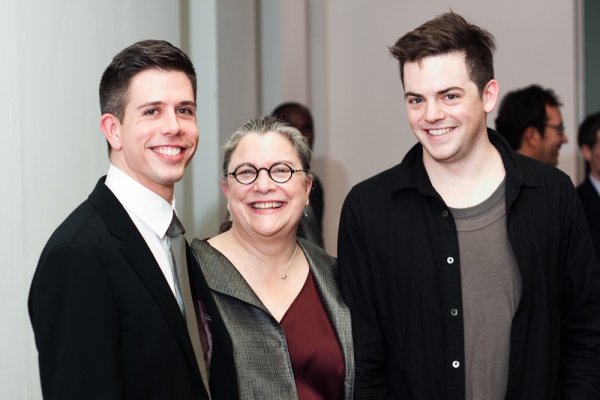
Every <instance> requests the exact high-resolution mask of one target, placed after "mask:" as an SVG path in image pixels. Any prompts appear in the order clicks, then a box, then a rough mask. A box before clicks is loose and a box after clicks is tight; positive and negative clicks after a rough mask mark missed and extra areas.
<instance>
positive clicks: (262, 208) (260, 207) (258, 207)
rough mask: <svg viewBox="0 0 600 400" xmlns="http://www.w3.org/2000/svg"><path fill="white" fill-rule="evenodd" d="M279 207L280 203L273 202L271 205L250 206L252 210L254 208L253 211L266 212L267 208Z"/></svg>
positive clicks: (258, 204) (255, 204) (257, 204)
mask: <svg viewBox="0 0 600 400" xmlns="http://www.w3.org/2000/svg"><path fill="white" fill-rule="evenodd" d="M279 207H281V203H280V202H273V203H254V204H252V208H254V209H255V210H266V209H269V208H279Z"/></svg>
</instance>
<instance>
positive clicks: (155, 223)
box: [105, 163, 175, 238]
mask: <svg viewBox="0 0 600 400" xmlns="http://www.w3.org/2000/svg"><path fill="white" fill-rule="evenodd" d="M105 184H106V186H107V187H108V188H109V189H110V190H111V191H112V192H113V193H114V195H115V197H116V198H117V199H118V200H119V202H120V203H121V204H122V205H123V207H125V209H126V210H127V211H129V212H131V213H133V214H135V216H136V217H138V218H139V219H141V220H142V221H143V222H144V223H145V224H146V225H148V227H149V228H150V229H152V230H153V231H154V233H156V235H158V237H160V238H163V237H164V236H165V233H166V232H167V229H169V225H170V224H171V220H172V219H173V212H174V211H175V197H173V204H172V205H171V204H169V203H168V202H167V201H166V200H165V199H163V198H162V197H160V196H159V195H157V194H156V193H154V192H153V191H152V190H150V189H148V188H147V187H145V186H144V185H142V184H141V183H139V182H138V181H136V180H135V179H133V178H132V177H130V176H129V175H127V174H126V173H125V172H123V171H121V170H120V169H119V168H117V167H116V166H115V165H114V164H112V163H111V164H110V167H109V168H108V174H106V181H105Z"/></svg>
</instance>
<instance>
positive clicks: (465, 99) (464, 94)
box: [404, 53, 497, 163]
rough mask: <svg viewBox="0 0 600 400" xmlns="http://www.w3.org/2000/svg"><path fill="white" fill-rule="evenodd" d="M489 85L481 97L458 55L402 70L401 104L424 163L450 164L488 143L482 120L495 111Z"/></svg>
mask: <svg viewBox="0 0 600 400" xmlns="http://www.w3.org/2000/svg"><path fill="white" fill-rule="evenodd" d="M490 84H491V85H496V86H494V89H495V88H497V83H496V82H495V81H494V80H492V81H490V83H488V85H487V86H486V87H485V88H484V91H483V96H482V95H481V94H480V93H479V91H478V90H477V86H476V85H475V83H474V82H473V81H472V80H471V78H470V77H469V73H468V71H467V67H466V64H465V57H464V55H463V54H460V53H450V54H444V55H440V56H433V57H426V58H424V59H422V60H421V61H420V62H411V63H406V64H405V65H404V88H405V102H406V110H407V114H408V121H409V123H410V126H411V128H412V130H413V132H414V134H415V136H416V137H417V139H418V140H419V142H421V144H422V145H423V148H424V149H425V152H424V157H430V158H431V159H432V160H433V161H435V162H438V163H455V162H460V161H462V160H464V159H466V158H468V157H469V155H470V154H471V152H472V151H473V150H474V148H475V147H476V146H477V145H478V144H479V143H483V141H484V140H486V141H487V126H486V114H487V113H489V112H491V111H492V110H493V109H494V106H495V104H496V100H497V93H496V95H494V94H492V95H490V94H489V87H490Z"/></svg>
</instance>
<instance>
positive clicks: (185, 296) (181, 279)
mask: <svg viewBox="0 0 600 400" xmlns="http://www.w3.org/2000/svg"><path fill="white" fill-rule="evenodd" d="M184 233H185V229H183V225H181V221H179V218H177V216H176V215H175V213H173V220H172V221H171V225H169V229H168V230H167V235H169V239H170V242H171V261H172V262H173V266H174V272H175V273H174V278H175V285H176V286H177V288H178V289H179V294H180V296H181V299H182V301H183V316H184V318H185V322H186V324H187V329H188V333H189V334H190V339H191V341H192V346H193V348H194V353H195V355H196V361H197V362H198V368H199V369H200V375H201V376H202V382H204V387H206V391H207V392H208V397H209V398H210V397H211V396H210V390H209V386H208V374H207V370H206V362H205V361H204V351H203V347H202V344H201V342H200V332H199V331H198V321H197V320H196V312H195V310H194V301H193V299H192V292H191V289H190V278H189V275H188V268H187V259H186V255H185V254H186V252H185V237H184V236H183V234H184Z"/></svg>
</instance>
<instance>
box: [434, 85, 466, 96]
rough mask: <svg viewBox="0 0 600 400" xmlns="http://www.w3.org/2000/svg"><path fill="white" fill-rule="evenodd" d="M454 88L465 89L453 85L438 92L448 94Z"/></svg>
mask: <svg viewBox="0 0 600 400" xmlns="http://www.w3.org/2000/svg"><path fill="white" fill-rule="evenodd" d="M452 90H460V91H462V90H463V89H462V88H461V87H458V86H452V87H449V88H447V89H443V90H440V91H438V92H437V94H446V93H448V92H451V91H452Z"/></svg>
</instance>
